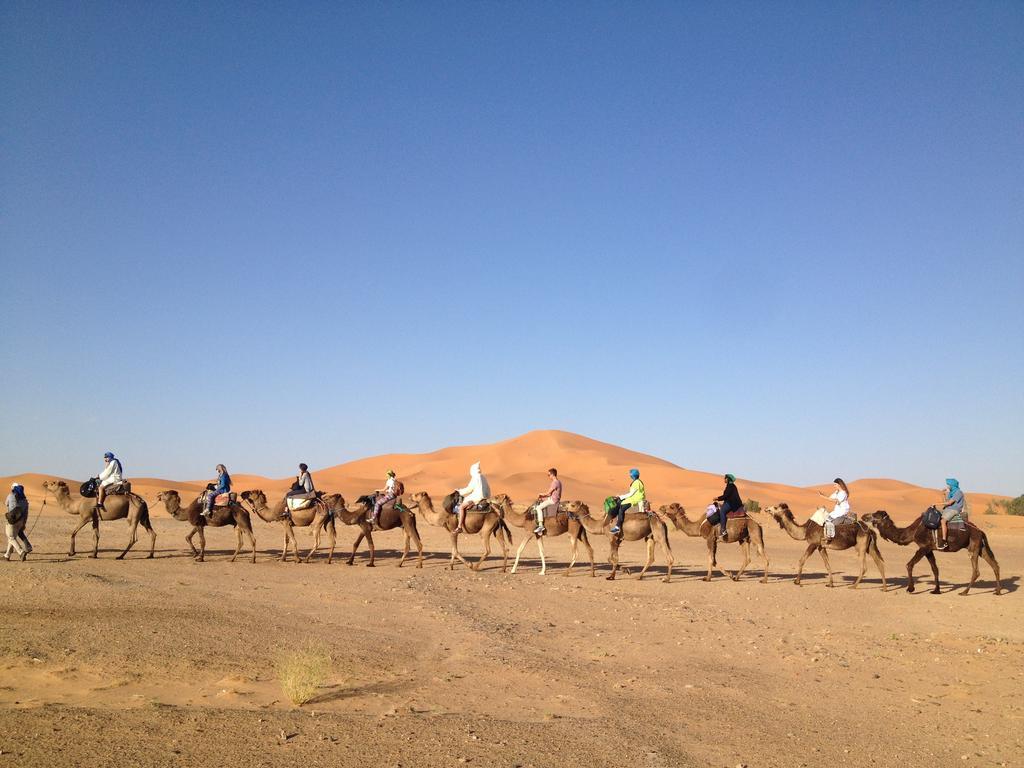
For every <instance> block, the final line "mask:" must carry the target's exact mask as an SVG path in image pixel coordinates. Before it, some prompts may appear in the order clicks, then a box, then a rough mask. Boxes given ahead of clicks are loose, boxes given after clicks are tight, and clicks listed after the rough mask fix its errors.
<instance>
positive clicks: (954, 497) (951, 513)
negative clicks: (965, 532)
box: [935, 477, 967, 549]
mask: <svg viewBox="0 0 1024 768" xmlns="http://www.w3.org/2000/svg"><path fill="white" fill-rule="evenodd" d="M965 501H966V499H965V498H964V492H963V491H961V490H960V481H959V480H957V479H956V478H953V477H948V478H946V493H945V498H944V499H943V500H942V506H936V507H935V508H936V509H937V510H939V514H941V515H942V522H941V527H942V541H940V542H939V546H938V549H946V548H947V547H948V546H949V538H948V537H949V523H950V521H951V520H953V519H955V518H957V517H959V518H960V519H961V520H964V521H965V522H966V520H967V516H966V513H965V512H964V503H965Z"/></svg>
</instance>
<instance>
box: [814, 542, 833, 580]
mask: <svg viewBox="0 0 1024 768" xmlns="http://www.w3.org/2000/svg"><path fill="white" fill-rule="evenodd" d="M818 551H819V552H821V559H822V560H824V561H825V568H826V570H828V585H829V586H830V587H834V586H835V582H834V581H833V579H832V563H830V562H829V561H828V552H826V551H825V547H818Z"/></svg>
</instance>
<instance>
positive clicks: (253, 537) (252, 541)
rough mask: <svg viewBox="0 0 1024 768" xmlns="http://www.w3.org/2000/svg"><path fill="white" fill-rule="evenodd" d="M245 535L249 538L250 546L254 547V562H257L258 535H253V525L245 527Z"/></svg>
mask: <svg viewBox="0 0 1024 768" xmlns="http://www.w3.org/2000/svg"><path fill="white" fill-rule="evenodd" d="M245 535H246V536H248V537H249V546H250V547H252V561H253V563H254V564H255V562H256V534H255V533H253V530H252V525H247V526H246V527H245Z"/></svg>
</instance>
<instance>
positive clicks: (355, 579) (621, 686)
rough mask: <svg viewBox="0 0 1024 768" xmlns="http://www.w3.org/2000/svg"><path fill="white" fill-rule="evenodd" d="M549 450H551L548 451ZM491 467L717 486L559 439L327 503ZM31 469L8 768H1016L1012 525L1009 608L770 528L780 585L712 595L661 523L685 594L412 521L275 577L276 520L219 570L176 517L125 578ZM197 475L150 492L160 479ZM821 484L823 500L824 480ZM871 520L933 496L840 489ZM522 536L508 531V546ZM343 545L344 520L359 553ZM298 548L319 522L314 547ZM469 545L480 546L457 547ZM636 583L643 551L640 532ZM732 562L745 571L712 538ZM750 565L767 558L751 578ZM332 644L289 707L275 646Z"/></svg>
mask: <svg viewBox="0 0 1024 768" xmlns="http://www.w3.org/2000/svg"><path fill="white" fill-rule="evenodd" d="M552 456H554V457H555V458H554V459H552ZM480 457H482V458H483V460H484V462H485V469H487V470H489V471H490V473H491V476H492V483H493V485H494V486H495V488H494V490H495V491H506V490H507V491H511V492H512V494H513V495H514V496H516V498H517V500H519V501H523V502H525V501H528V500H529V498H530V496H531V495H532V493H535V492H536V491H537V490H539V489H538V485H540V486H541V487H543V485H544V482H543V478H544V475H543V469H544V468H545V467H546V466H547V465H550V464H553V463H557V464H559V465H560V466H562V467H564V469H563V475H564V476H565V477H566V486H567V497H568V498H584V499H585V500H587V501H589V502H591V503H595V502H597V501H598V500H599V498H600V496H601V495H603V494H606V493H608V492H611V491H617V490H618V486H619V485H623V482H622V477H623V476H624V474H625V470H626V468H628V467H629V466H631V465H635V464H639V465H640V466H641V467H642V469H643V472H644V475H645V478H647V479H648V487H649V488H651V489H652V492H653V496H654V499H655V502H656V503H663V502H666V501H669V500H675V499H678V500H680V501H682V502H684V503H685V504H686V505H687V506H688V508H690V511H691V516H695V515H696V514H698V513H699V509H700V507H701V506H702V504H703V503H704V501H705V499H706V498H707V496H708V494H710V493H712V492H715V493H717V492H719V490H720V481H719V478H718V477H717V476H715V475H708V474H707V473H695V472H691V471H689V470H684V469H681V468H679V467H675V466H673V465H671V464H669V463H667V462H660V460H657V459H653V458H651V457H644V456H642V455H639V454H634V453H631V452H628V451H624V450H623V449H618V448H615V447H614V446H607V445H604V444H600V443H594V442H593V441H586V440H585V439H584V438H579V437H578V436H573V435H567V434H566V433H532V434H531V435H527V436H524V437H523V438H518V439H517V440H515V441H507V442H506V443H503V444H498V446H487V447H480V446H478V447H470V448H453V449H446V450H445V451H440V452H437V453H435V454H428V455H425V456H388V457H378V458H376V459H367V460H364V461H362V462H354V463H352V464H350V465H344V466H342V467H338V468H334V469H332V470H322V471H320V472H318V473H317V474H316V477H317V480H318V482H319V484H320V487H322V488H328V489H330V490H341V491H343V492H345V493H346V494H347V495H349V496H351V495H352V494H353V493H355V492H357V490H359V489H361V490H364V491H365V489H367V488H370V487H373V484H374V483H375V481H376V480H377V479H378V478H379V477H380V476H381V475H382V473H383V471H384V469H386V468H387V467H388V466H395V468H396V469H398V470H399V473H400V475H402V476H403V477H405V478H406V487H407V490H408V491H410V492H412V491H415V490H419V489H421V488H428V489H430V490H431V491H432V492H433V493H435V494H438V493H440V492H441V491H443V490H446V489H448V488H451V487H453V486H454V485H455V484H457V483H458V482H460V481H463V480H464V472H465V467H468V463H469V461H467V460H473V459H475V458H480ZM42 479H43V477H42V476H23V480H24V482H25V484H26V487H27V488H28V490H29V495H30V498H31V499H32V500H33V518H32V522H31V523H30V525H32V526H35V527H34V530H33V531H32V534H31V535H32V539H33V542H34V544H35V545H36V551H35V553H33V555H32V556H31V558H30V559H29V561H28V562H26V563H20V562H12V563H6V562H3V561H0V609H2V611H3V614H2V615H3V622H2V624H0V721H2V722H3V724H4V726H5V727H3V728H0V751H2V754H0V768H2V766H4V765H12V766H13V765H17V766H48V767H50V766H64V765H68V766H118V768H124V767H125V766H187V765H222V766H229V767H232V768H233V767H234V766H238V767H239V768H242V767H243V766H245V767H246V768H248V767H249V766H264V765H265V766H275V767H276V766H281V765H293V764H294V765H303V766H309V765H313V766H316V765H332V766H333V765H368V766H406V767H408V766H447V765H452V766H457V765H467V764H468V765H478V766H507V767H509V768H511V766H516V765H518V766H536V767H537V768H541V767H542V766H543V767H547V766H606V765H607V766H612V765H631V766H651V767H654V766H726V767H728V768H732V767H733V766H737V765H747V766H751V767H752V768H753V767H755V766H785V767H787V768H788V767H790V766H829V767H830V768H831V767H833V766H844V765H845V766H865V765H876V766H900V768H917V767H918V766H921V767H922V768H923V767H924V766H947V765H961V766H962V765H969V766H970V765H976V766H980V765H984V766H989V765H1022V764H1024V758H1022V755H1024V744H1022V741H1024V701H1022V699H1021V697H1020V691H1021V684H1022V678H1024V671H1022V670H1024V665H1022V664H1021V658H1024V656H1022V653H1021V651H1022V649H1024V614H1022V607H1021V606H1022V604H1021V602H1020V600H1021V592H1020V591H1019V586H1020V577H1019V574H1020V572H1021V570H1022V568H1024V519H1022V518H1011V517H1007V516H1005V515H982V514H980V510H981V508H982V507H983V505H984V503H985V500H986V498H988V497H985V496H972V506H973V507H974V509H975V513H976V514H975V516H974V518H973V519H974V522H976V523H978V524H979V525H981V526H982V527H983V528H984V529H985V530H986V531H987V533H988V534H989V537H990V542H991V544H992V547H993V549H994V551H995V554H996V556H997V557H998V559H999V562H1000V565H1001V568H1002V574H1003V584H1004V588H1005V589H1006V593H1005V594H1004V595H1002V596H999V597H997V596H995V595H994V594H993V583H992V579H991V573H990V571H989V570H988V569H987V566H986V565H985V564H984V563H982V565H981V568H982V575H981V581H980V582H979V583H978V585H977V586H976V588H975V591H974V592H972V594H971V595H969V596H966V597H963V596H960V595H959V594H957V588H958V587H962V585H963V584H964V583H966V581H967V579H968V577H969V564H968V558H967V555H966V554H965V553H959V554H950V555H944V556H940V557H939V562H940V567H941V569H942V577H943V594H941V595H931V594H929V593H928V589H929V588H930V586H931V585H930V581H929V578H930V573H929V571H928V570H927V566H926V565H919V567H918V570H917V574H918V576H919V577H925V578H924V579H923V580H922V581H921V582H919V590H920V591H919V592H917V593H916V594H912V595H911V594H907V593H906V592H905V591H904V590H903V589H902V587H903V586H904V584H905V563H906V561H907V560H908V559H909V558H910V556H911V554H912V551H911V550H910V549H909V548H900V547H897V546H895V545H893V544H889V543H888V542H881V549H882V553H883V555H884V556H885V559H886V565H887V575H888V576H889V578H890V586H891V587H894V588H893V589H892V590H891V591H889V592H882V590H881V584H880V580H879V578H878V575H877V573H876V572H875V570H874V566H873V565H872V564H870V561H869V567H868V574H867V578H866V579H865V582H864V583H863V585H862V586H861V588H860V589H859V590H856V591H854V590H852V589H849V588H848V586H847V585H849V583H850V582H851V581H852V579H853V576H854V575H855V574H856V566H857V563H856V559H855V556H854V555H853V554H851V553H847V552H838V553H833V555H832V563H833V567H834V568H836V569H837V570H838V571H839V572H840V574H841V578H842V581H843V583H844V586H843V587H839V588H836V589H829V588H827V587H826V586H825V578H824V569H823V567H822V564H821V561H820V559H819V558H817V557H815V558H813V559H811V560H810V561H809V563H808V566H807V569H806V571H805V577H804V586H802V587H797V586H795V585H794V584H793V583H792V578H793V575H794V573H795V565H796V562H797V560H798V558H799V556H800V554H801V552H802V550H803V545H802V544H800V543H798V542H795V541H792V540H791V539H790V538H789V537H788V536H787V535H786V534H785V533H784V532H783V531H781V530H779V529H778V527H777V526H776V525H775V524H774V523H773V522H772V521H771V520H767V519H764V518H763V517H762V518H761V519H762V521H763V522H764V524H765V536H766V543H767V548H768V552H769V555H770V557H771V561H772V568H771V580H770V582H769V583H768V584H760V583H758V578H759V577H760V573H759V572H758V571H756V570H755V571H753V572H751V573H748V575H746V576H745V577H744V578H743V579H742V580H741V581H739V582H732V581H728V580H726V579H724V578H722V577H721V576H716V578H715V579H714V581H713V582H711V583H704V582H702V581H701V580H700V578H701V577H702V576H703V575H704V567H705V548H704V543H703V541H701V540H698V539H692V538H687V537H685V536H683V535H682V534H681V533H678V532H673V533H670V537H671V543H672V547H673V551H674V553H675V557H676V570H675V576H674V578H673V580H672V582H671V583H668V584H665V583H662V582H661V581H660V577H661V576H662V575H663V573H664V571H663V565H664V559H663V557H662V555H661V553H660V552H659V553H658V560H657V568H656V569H652V574H653V576H654V578H648V579H646V580H644V581H642V582H641V581H638V580H637V579H636V576H635V574H636V570H634V572H633V575H632V576H628V577H627V576H623V577H621V578H620V580H617V581H615V582H608V581H606V580H605V579H604V578H602V577H603V576H604V575H606V574H607V573H608V570H607V566H606V565H605V563H606V560H607V555H608V543H607V541H606V540H605V539H603V538H601V537H594V538H593V539H592V540H593V543H594V547H595V551H596V555H597V559H598V563H599V565H600V569H599V571H598V577H597V578H591V577H590V576H589V575H588V573H587V568H586V567H581V568H579V569H578V570H577V571H576V572H575V573H574V574H573V575H572V576H571V577H569V578H565V577H564V576H563V575H562V573H561V569H562V567H563V566H564V563H565V561H566V559H567V554H568V542H567V539H566V538H565V537H563V538H560V539H553V540H550V541H548V543H547V546H546V549H547V553H548V555H549V567H551V566H554V569H553V570H552V571H551V572H549V574H548V575H547V576H544V577H541V576H539V575H538V570H539V567H538V566H539V562H538V561H537V560H536V548H535V547H534V546H532V545H531V546H530V548H529V549H528V550H527V555H528V556H529V558H530V559H529V560H528V561H526V562H525V564H524V566H525V567H523V568H522V570H521V571H520V572H519V573H518V574H516V575H514V576H513V575H511V574H503V573H502V572H501V569H500V564H501V563H500V559H499V558H497V557H495V556H492V558H491V560H490V561H489V562H488V563H487V565H486V567H485V569H484V570H483V571H481V572H479V573H477V572H473V571H469V570H467V569H465V568H462V567H457V569H456V570H455V571H449V570H447V568H446V565H447V561H448V539H447V535H446V534H444V533H443V532H441V531H440V530H438V529H436V528H432V527H430V526H428V525H426V524H423V525H421V526H420V532H421V534H422V535H423V538H424V544H425V549H426V551H427V553H428V559H427V560H426V563H425V567H424V568H423V569H416V568H414V567H410V565H408V564H407V565H406V566H405V567H403V568H401V569H399V568H397V567H395V563H396V562H397V559H398V558H397V554H396V551H397V550H399V549H400V548H401V543H402V535H401V533H400V532H398V531H392V532H386V533H378V534H376V536H375V538H376V541H377V544H378V547H379V549H378V555H379V558H378V567H376V568H373V569H369V568H366V567H364V565H365V563H366V560H367V558H366V554H365V550H363V551H362V552H361V553H360V556H359V558H358V559H357V560H356V565H355V566H353V567H348V566H346V565H344V558H341V560H340V561H339V560H336V561H335V563H334V564H332V565H327V564H326V561H325V559H323V558H320V559H318V560H316V561H314V562H312V563H309V564H301V565H299V564H295V563H293V562H289V563H279V562H277V556H278V554H279V552H280V550H279V547H280V545H281V540H282V536H281V531H280V529H279V527H278V526H275V525H268V524H266V523H263V522H261V521H259V520H254V525H255V530H256V536H257V544H258V549H259V550H260V554H259V557H258V562H257V563H256V564H255V565H254V564H252V563H250V562H243V561H240V562H236V563H233V564H232V563H229V562H227V560H228V557H229V554H230V552H231V551H232V550H233V548H234V542H235V536H234V533H233V532H232V531H231V530H228V529H213V530H210V531H209V533H208V537H207V538H208V551H207V562H205V563H202V564H198V563H195V562H193V560H192V558H191V557H190V556H189V555H188V554H187V552H186V549H187V548H186V546H185V544H184V541H183V537H184V535H185V533H187V526H186V525H185V524H183V523H179V522H176V521H174V520H173V519H171V518H170V517H168V516H167V514H166V512H165V511H164V509H163V507H162V506H154V508H153V522H154V526H155V529H156V531H157V534H158V536H159V538H158V541H157V552H156V558H155V559H154V560H146V559H143V558H144V556H145V553H146V551H147V549H148V537H143V539H141V540H140V543H139V544H138V545H137V546H136V549H135V550H133V552H132V553H130V554H129V556H128V559H127V560H125V561H115V560H114V559H113V558H114V556H115V555H116V554H117V553H118V552H119V551H120V549H121V547H122V546H123V545H124V542H125V541H126V537H127V526H126V524H125V522H124V521H115V522H110V523H104V524H103V525H102V528H101V534H102V538H101V542H100V548H101V551H100V558H99V559H98V560H91V559H88V558H87V557H86V555H85V554H81V553H83V552H84V553H86V554H87V553H88V552H89V551H91V543H92V542H91V532H90V530H89V529H88V528H86V529H85V530H83V532H82V533H81V534H80V535H79V544H78V547H79V553H80V554H79V555H78V556H77V557H76V558H75V559H73V560H71V561H68V560H67V559H66V554H65V553H66V552H67V546H68V535H69V533H70V531H71V529H72V527H73V522H74V521H73V518H72V517H71V516H69V515H64V514H61V513H59V511H57V510H55V509H54V507H53V505H52V501H51V502H50V503H49V505H48V506H46V507H45V508H43V510H42V514H41V515H40V516H39V517H38V521H37V518H36V510H38V509H39V508H40V501H41V496H40V492H39V488H40V483H41V480H42ZM235 479H236V487H237V488H239V489H243V488H245V487H253V486H262V487H265V488H266V489H267V490H268V491H270V492H271V496H274V495H276V494H278V493H279V492H280V491H281V490H283V488H284V487H285V486H286V484H287V480H278V481H269V480H267V479H266V478H256V477H246V476H240V475H236V478H235ZM166 487H177V488H181V489H183V491H194V490H195V489H197V488H198V487H200V484H199V483H198V482H192V483H169V482H168V481H161V480H153V481H137V482H136V490H138V491H140V492H142V493H143V494H144V495H145V496H147V498H149V499H150V500H152V498H153V497H154V496H155V493H156V491H157V490H160V489H162V488H166ZM821 487H824V486H821ZM741 489H743V490H744V492H745V493H746V495H748V496H751V497H754V498H758V499H759V500H760V501H761V502H762V503H763V504H769V503H773V502H776V501H781V500H786V501H789V502H790V503H791V504H792V505H793V506H794V509H795V510H797V517H798V518H799V519H803V518H804V517H805V516H806V514H807V512H809V511H810V508H811V506H812V505H813V502H814V500H815V499H816V496H815V494H814V491H815V490H816V489H814V488H812V489H799V488H787V487H785V486H777V485H770V484H766V483H754V482H752V481H741ZM852 490H853V491H854V500H855V502H857V501H859V502H860V503H859V505H858V507H857V508H858V509H859V511H866V510H870V509H872V508H874V507H876V506H882V507H885V508H888V509H889V510H890V511H892V512H893V513H894V516H895V517H896V519H897V522H899V523H901V524H905V523H906V522H908V521H909V520H910V519H912V517H913V516H914V515H915V514H916V513H917V512H919V511H920V509H921V507H922V504H924V505H926V504H927V503H929V500H930V499H932V498H933V497H934V495H935V492H934V491H929V490H927V489H921V488H916V487H914V486H910V485H907V484H905V483H898V482H896V481H890V480H876V481H859V482H858V483H854V484H852ZM513 532H514V535H515V537H516V543H517V544H518V541H519V537H520V535H521V532H520V531H519V530H515V529H514V530H513ZM354 538H355V529H354V528H345V527H341V528H340V534H339V552H342V553H344V552H347V550H348V549H349V548H350V546H351V543H352V541H353V540H354ZM299 540H300V544H301V545H302V546H303V547H306V546H308V544H309V541H310V534H309V531H308V530H300V531H299ZM463 551H464V552H465V553H466V554H467V555H471V554H479V552H480V551H481V548H480V543H479V540H478V539H477V538H476V537H468V539H466V540H465V543H464V545H463ZM621 554H622V558H623V562H624V563H625V564H627V565H631V566H633V567H634V569H635V567H636V566H637V565H638V564H639V563H640V561H641V560H642V558H643V555H644V547H643V544H642V543H639V542H637V543H626V544H624V545H623V548H622V553H621ZM721 560H722V562H723V564H724V565H726V567H735V565H737V564H738V561H739V551H738V547H736V546H734V545H725V546H724V548H723V550H722V555H721ZM752 565H754V566H755V567H756V566H757V563H756V562H755V563H753V564H752ZM310 642H319V643H322V644H324V645H326V646H327V647H328V648H329V649H330V651H331V655H332V657H333V662H332V671H331V674H330V676H329V678H328V680H327V681H326V683H325V684H324V686H323V687H322V688H321V689H320V691H319V693H318V695H317V697H316V698H315V699H314V700H313V701H312V702H310V703H308V704H307V705H305V706H304V707H302V708H296V707H294V706H292V705H291V704H290V703H289V701H288V700H287V698H286V697H285V696H284V694H283V693H282V690H281V686H280V683H279V680H278V678H277V673H276V671H275V665H276V664H277V662H278V661H279V659H280V657H281V654H282V653H283V652H285V651H287V650H288V649H292V648H297V647H302V646H305V645H306V644H308V643H310Z"/></svg>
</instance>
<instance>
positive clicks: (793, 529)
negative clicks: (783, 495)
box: [782, 515, 807, 541]
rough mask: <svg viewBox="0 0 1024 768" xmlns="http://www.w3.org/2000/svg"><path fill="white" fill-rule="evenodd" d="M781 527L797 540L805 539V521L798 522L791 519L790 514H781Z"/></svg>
mask: <svg viewBox="0 0 1024 768" xmlns="http://www.w3.org/2000/svg"><path fill="white" fill-rule="evenodd" d="M782 527H783V528H785V529H786V533H788V534H789V535H790V536H792V537H793V538H794V539H796V540H797V541H804V540H806V539H807V523H806V522H803V523H798V522H797V521H796V520H794V519H793V516H792V515H783V516H782Z"/></svg>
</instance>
